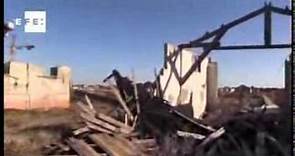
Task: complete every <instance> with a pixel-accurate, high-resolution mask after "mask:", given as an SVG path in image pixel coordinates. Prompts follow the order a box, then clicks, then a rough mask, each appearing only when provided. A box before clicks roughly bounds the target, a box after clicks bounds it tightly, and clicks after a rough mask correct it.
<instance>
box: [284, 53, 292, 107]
mask: <svg viewBox="0 0 295 156" xmlns="http://www.w3.org/2000/svg"><path fill="white" fill-rule="evenodd" d="M291 63H292V62H291V55H290V56H289V58H287V59H286V60H285V90H286V92H287V94H288V96H287V98H288V99H289V100H288V101H289V104H291V98H292V97H291V96H292V67H291V65H292V64H291Z"/></svg>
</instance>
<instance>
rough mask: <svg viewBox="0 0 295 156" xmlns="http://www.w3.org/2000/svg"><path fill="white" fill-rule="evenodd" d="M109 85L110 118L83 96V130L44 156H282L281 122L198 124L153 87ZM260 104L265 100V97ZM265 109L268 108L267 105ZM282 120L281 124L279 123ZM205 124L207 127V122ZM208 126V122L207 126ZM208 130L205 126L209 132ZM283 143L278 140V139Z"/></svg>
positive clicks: (235, 119)
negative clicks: (113, 105)
mask: <svg viewBox="0 0 295 156" xmlns="http://www.w3.org/2000/svg"><path fill="white" fill-rule="evenodd" d="M110 77H114V78H115V81H116V86H113V85H111V84H110V86H109V87H110V88H111V92H112V93H113V95H115V97H116V99H117V101H118V103H119V104H120V106H118V107H116V108H115V109H114V110H113V111H112V112H111V113H109V114H103V113H99V112H98V111H96V110H95V109H94V107H93V104H92V103H91V100H90V99H89V97H88V96H87V95H86V94H85V100H84V102H82V101H79V102H77V103H76V105H77V106H78V108H79V113H80V117H81V119H82V121H83V123H84V127H81V128H79V129H76V130H74V131H72V132H71V134H69V135H67V136H65V137H64V139H63V140H61V142H58V143H54V144H52V145H48V146H47V147H45V148H44V153H45V154H46V155H79V156H100V155H106V156H108V155H109V156H132V155H136V156H145V155H146V156H147V155H155V156H168V155H169V156H186V155H188V156H190V155H198V156H200V155H237V154H239V155H287V153H289V151H287V150H288V149H286V148H287V147H284V146H283V144H282V142H284V140H283V141H281V140H278V139H277V138H280V136H279V135H278V133H279V132H282V131H281V129H280V127H282V124H286V123H284V122H285V120H283V119H282V118H281V116H280V113H275V114H273V113H271V114H268V113H267V111H266V109H267V108H268V107H262V108H263V109H255V110H252V109H251V110H248V111H245V110H243V111H240V112H237V113H235V114H231V116H230V117H227V118H224V119H222V120H221V119H220V120H218V118H222V114H221V115H220V114H219V115H216V116H215V117H212V116H214V114H213V115H212V114H211V118H213V119H215V120H216V122H215V123H214V124H210V120H197V119H194V118H191V117H188V116H186V115H185V114H183V113H180V112H179V111H178V110H176V109H175V108H174V107H172V106H171V105H169V103H168V102H167V101H165V100H164V99H162V98H161V97H157V96H153V95H152V94H151V92H154V89H155V88H153V83H150V82H147V83H144V84H140V83H137V84H135V83H134V82H132V81H131V80H129V79H128V78H126V77H122V76H121V75H120V73H119V72H117V71H113V73H112V74H111V75H110V76H109V77H108V78H107V79H105V82H106V81H107V80H108V79H109V78H110ZM264 99H267V98H265V97H264ZM266 101H267V102H266V103H270V101H269V99H267V100H266ZM284 119H285V118H284ZM206 121H207V122H206ZM208 121H209V122H208ZM208 125H210V126H208ZM281 137H282V136H281Z"/></svg>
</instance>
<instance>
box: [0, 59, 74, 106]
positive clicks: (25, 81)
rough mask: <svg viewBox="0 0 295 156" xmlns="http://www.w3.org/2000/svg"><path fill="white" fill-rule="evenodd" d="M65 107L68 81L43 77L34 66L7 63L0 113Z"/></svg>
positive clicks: (68, 104) (67, 97)
mask: <svg viewBox="0 0 295 156" xmlns="http://www.w3.org/2000/svg"><path fill="white" fill-rule="evenodd" d="M63 68H65V67H63ZM65 80H66V81H65ZM69 106H70V81H69V78H66V79H65V78H59V77H54V76H44V73H43V70H42V69H41V68H39V67H38V66H35V65H31V64H26V63H21V62H10V63H9V73H6V74H5V75H4V109H23V110H27V109H45V110H47V109H50V108H56V107H57V108H68V107H69Z"/></svg>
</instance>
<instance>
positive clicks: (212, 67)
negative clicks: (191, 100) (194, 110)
mask: <svg viewBox="0 0 295 156" xmlns="http://www.w3.org/2000/svg"><path fill="white" fill-rule="evenodd" d="M217 98H218V70H217V62H212V61H211V59H209V63H208V67H207V104H208V110H213V109H214V108H215V107H216V103H217Z"/></svg>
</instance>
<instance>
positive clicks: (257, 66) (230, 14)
mask: <svg viewBox="0 0 295 156" xmlns="http://www.w3.org/2000/svg"><path fill="white" fill-rule="evenodd" d="M271 2H272V4H273V5H275V6H278V7H285V6H286V5H289V6H290V0H272V1H271ZM263 5H264V1H263V0H145V1H144V0H141V1H139V0H124V1H122V0H87V1H85V0H83V1H82V0H21V1H20V0H4V17H5V20H10V19H14V18H18V17H22V16H23V12H24V11H25V10H46V12H47V32H46V33H45V34H33V33H24V31H23V27H17V28H16V31H15V32H14V33H16V34H17V42H18V43H19V44H28V43H30V44H34V45H36V48H35V49H33V50H32V51H19V52H18V53H17V56H16V59H17V60H21V61H26V62H31V63H34V64H39V65H42V66H44V67H46V68H49V67H50V66H54V65H68V66H70V67H71V68H72V70H73V71H72V72H73V80H74V82H75V83H99V82H101V81H102V79H103V78H104V77H105V76H107V75H108V74H109V73H110V72H111V70H112V69H113V68H117V69H118V70H119V71H121V72H122V73H123V74H126V75H128V74H130V73H131V69H132V68H133V69H134V71H135V75H136V78H137V80H153V79H154V76H153V75H154V74H153V70H154V68H157V69H160V68H161V66H162V64H163V49H164V43H165V42H170V43H175V44H178V43H185V42H188V41H191V40H193V39H196V38H198V37H200V36H201V35H203V34H204V32H206V31H210V30H213V29H215V28H218V27H219V26H220V25H221V24H222V23H227V22H230V21H232V20H234V19H236V18H238V17H241V16H243V15H245V14H247V13H249V12H250V11H254V10H256V9H258V8H261V7H262V6H263ZM290 28H291V21H290V18H289V17H284V16H280V15H274V18H273V42H274V43H286V42H288V43H289V42H290V41H291V33H290V32H291V30H290ZM237 43H241V44H243V43H245V44H249V43H263V18H262V17H257V18H256V19H253V20H251V21H248V22H247V23H244V24H243V25H240V26H238V27H236V28H234V29H233V30H231V31H229V32H228V33H227V35H226V36H225V37H224V38H223V39H222V44H224V45H226V44H237ZM5 46H6V48H5V52H4V55H5V59H6V58H7V54H8V53H7V52H8V49H7V47H8V46H9V39H8V38H7V39H6V40H5ZM290 52H291V50H290V49H279V50H267V52H266V50H244V51H237V50H235V51H213V52H212V53H211V54H210V56H211V57H212V59H213V60H215V61H217V62H218V67H219V71H218V72H219V73H218V74H219V77H218V81H219V85H220V86H225V85H228V86H237V85H239V84H246V85H254V86H275V87H283V85H284V60H285V59H286V58H287V55H288V54H289V53H290Z"/></svg>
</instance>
